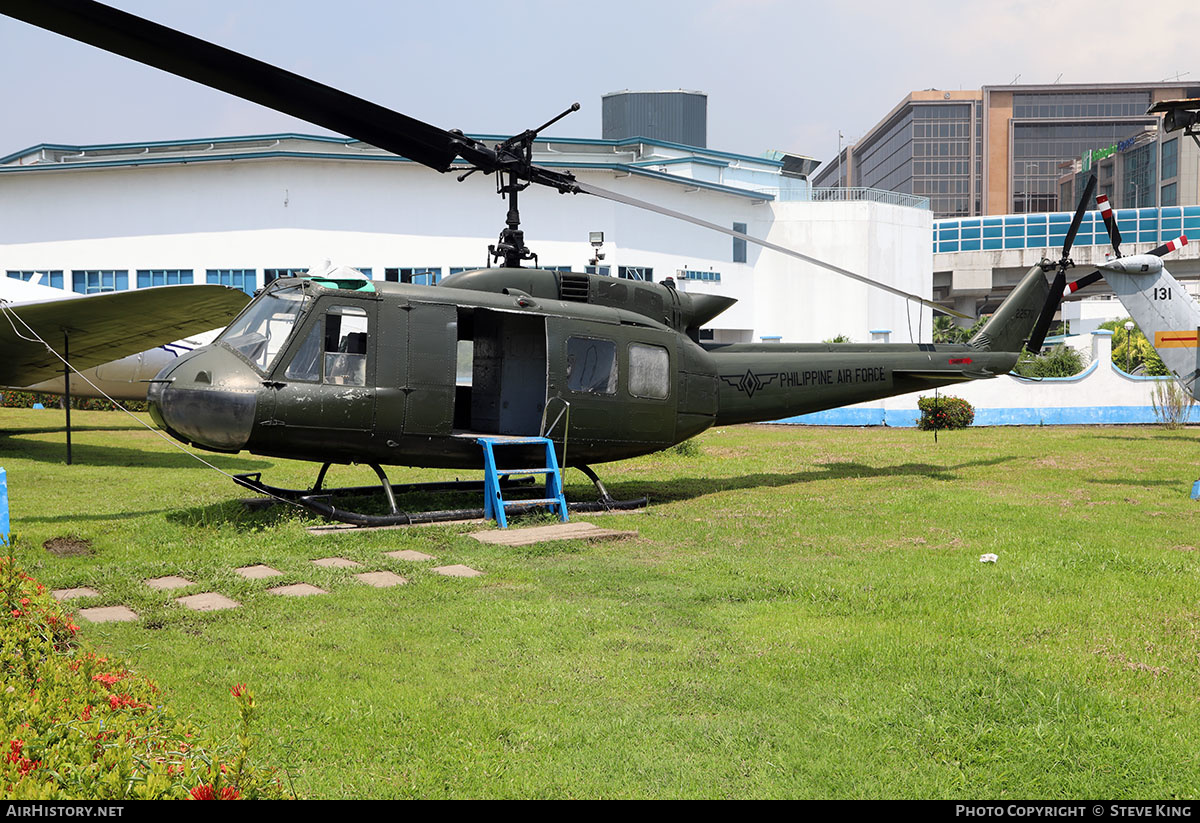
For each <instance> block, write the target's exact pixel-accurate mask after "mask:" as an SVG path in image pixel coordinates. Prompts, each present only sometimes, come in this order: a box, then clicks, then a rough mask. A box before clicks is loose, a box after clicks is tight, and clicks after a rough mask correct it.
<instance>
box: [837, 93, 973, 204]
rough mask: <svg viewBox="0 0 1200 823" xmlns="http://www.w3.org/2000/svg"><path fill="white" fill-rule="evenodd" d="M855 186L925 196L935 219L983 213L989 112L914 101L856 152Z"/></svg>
mask: <svg viewBox="0 0 1200 823" xmlns="http://www.w3.org/2000/svg"><path fill="white" fill-rule="evenodd" d="M853 157H854V185H856V186H864V187H867V188H873V189H883V190H886V191H893V192H898V193H901V194H911V195H914V196H916V197H925V198H928V200H929V207H930V209H932V211H933V213H934V216H935V217H966V216H968V215H971V214H979V213H980V212H981V211H982V208H981V206H982V192H983V186H982V179H983V178H982V175H983V107H982V106H981V105H980V103H979V102H977V101H971V100H954V101H949V102H945V103H943V102H935V101H928V102H914V103H913V104H912V105H910V106H909V107H907V108H906V109H904V111H902V112H901V113H900V114H899V115H897V116H896V118H894V119H893V120H892V122H891V123H889V124H888V125H887V126H886V127H885V128H884V129H882V130H881V131H880V132H879V133H878V134H877V135H876V136H875V137H873V138H872V139H871V141H870V143H860V144H859V145H858V146H856V147H855V150H854V155H853Z"/></svg>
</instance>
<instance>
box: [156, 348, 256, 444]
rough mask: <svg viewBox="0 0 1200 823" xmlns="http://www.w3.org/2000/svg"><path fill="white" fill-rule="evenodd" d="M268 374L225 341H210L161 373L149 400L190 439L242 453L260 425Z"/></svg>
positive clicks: (175, 431) (173, 431)
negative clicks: (260, 405)
mask: <svg viewBox="0 0 1200 823" xmlns="http://www.w3.org/2000/svg"><path fill="white" fill-rule="evenodd" d="M260 388H262V376H261V375H260V374H258V372H256V371H255V370H254V369H253V368H252V367H251V366H249V365H248V364H247V363H246V362H245V361H243V360H242V359H241V358H239V357H237V356H236V355H234V354H233V352H231V351H229V350H228V349H225V348H222V347H220V346H205V347H203V348H200V349H196V350H195V351H194V352H191V353H190V354H187V355H184V356H183V357H181V358H179V359H178V360H176V361H175V362H174V363H172V364H170V365H168V366H167V367H166V368H164V369H163V370H162V371H160V372H159V373H158V376H157V377H155V378H154V381H153V382H152V383H151V384H150V391H149V392H148V393H147V396H146V400H147V401H148V403H149V405H150V416H151V417H152V418H153V419H154V422H155V423H157V424H158V426H159V427H160V428H162V429H163V430H164V431H166V432H167V433H168V434H170V435H171V436H172V437H174V438H175V439H176V440H180V441H182V442H184V443H190V444H192V445H194V446H199V447H201V448H205V449H211V450H213V451H223V452H237V451H240V450H241V449H242V448H244V447H245V445H246V441H247V440H249V439H250V430H251V428H252V427H253V426H254V412H255V408H256V406H257V396H258V390H259V389H260Z"/></svg>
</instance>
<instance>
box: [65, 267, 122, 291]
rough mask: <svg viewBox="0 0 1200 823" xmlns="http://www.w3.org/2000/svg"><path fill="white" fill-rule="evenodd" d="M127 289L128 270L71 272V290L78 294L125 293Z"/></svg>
mask: <svg viewBox="0 0 1200 823" xmlns="http://www.w3.org/2000/svg"><path fill="white" fill-rule="evenodd" d="M128 288H129V270H128V269H84V270H78V269H76V270H74V271H72V272H71V289H72V290H73V291H76V292H78V293H79V294H100V293H101V292H107V291H125V290H126V289H128Z"/></svg>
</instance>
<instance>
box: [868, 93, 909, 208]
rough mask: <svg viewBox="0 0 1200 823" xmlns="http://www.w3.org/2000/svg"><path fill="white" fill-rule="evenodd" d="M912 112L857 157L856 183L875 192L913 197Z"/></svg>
mask: <svg viewBox="0 0 1200 823" xmlns="http://www.w3.org/2000/svg"><path fill="white" fill-rule="evenodd" d="M912 126H913V110H912V109H911V108H910V109H908V110H907V111H906V112H905V113H904V115H903V116H901V117H900V118H899V119H898V120H897V121H896V122H894V123H892V124H891V125H890V126H889V127H888V128H887V129H886V131H885V132H884V133H883V134H881V135H880V136H879V137H878V138H876V139H875V140H873V141H872V142H871V144H870V145H867V146H860V147H859V148H858V151H856V152H855V154H854V167H855V174H854V182H855V185H858V186H866V187H867V188H872V189H886V190H887V191H896V192H903V193H904V194H912V193H913V190H912V159H913V145H912V133H913V128H912Z"/></svg>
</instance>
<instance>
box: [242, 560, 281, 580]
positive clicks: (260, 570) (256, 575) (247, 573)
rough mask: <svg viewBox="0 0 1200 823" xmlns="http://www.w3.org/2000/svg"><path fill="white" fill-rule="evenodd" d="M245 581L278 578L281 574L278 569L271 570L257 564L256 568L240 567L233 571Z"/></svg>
mask: <svg viewBox="0 0 1200 823" xmlns="http://www.w3.org/2000/svg"><path fill="white" fill-rule="evenodd" d="M234 571H235V572H237V573H238V574H240V575H241V576H242V577H244V578H246V579H247V580H262V579H263V578H264V577H279V576H280V575H282V574H283V572H281V571H280V570H279V569H272V568H271V567H270V566H264V565H263V564H262V563H259V564H258V565H257V566H242V567H241V568H240V569H234Z"/></svg>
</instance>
